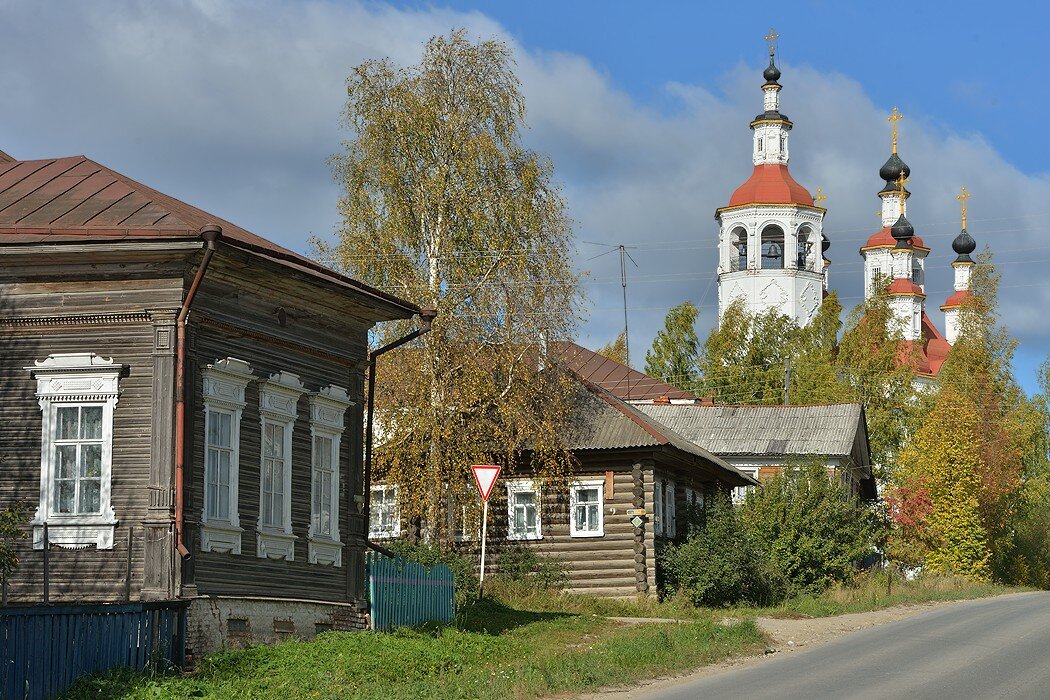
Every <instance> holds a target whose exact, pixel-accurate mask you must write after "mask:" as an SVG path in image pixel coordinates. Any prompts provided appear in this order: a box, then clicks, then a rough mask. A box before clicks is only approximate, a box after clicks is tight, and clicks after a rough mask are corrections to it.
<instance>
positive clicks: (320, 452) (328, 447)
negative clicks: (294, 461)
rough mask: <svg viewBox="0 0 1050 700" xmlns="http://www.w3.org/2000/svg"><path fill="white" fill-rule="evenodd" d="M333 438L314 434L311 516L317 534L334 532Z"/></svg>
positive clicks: (326, 534)
mask: <svg viewBox="0 0 1050 700" xmlns="http://www.w3.org/2000/svg"><path fill="white" fill-rule="evenodd" d="M332 450H333V441H332V438H330V437H327V436H323V435H316V436H314V450H313V458H314V475H313V505H312V508H311V517H312V519H313V531H314V534H315V535H324V536H328V537H330V536H331V534H332V483H333V481H332V476H333V474H332Z"/></svg>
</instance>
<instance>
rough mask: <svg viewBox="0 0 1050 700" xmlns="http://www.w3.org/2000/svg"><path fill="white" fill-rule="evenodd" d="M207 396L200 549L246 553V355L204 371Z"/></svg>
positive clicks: (249, 371)
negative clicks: (241, 509)
mask: <svg viewBox="0 0 1050 700" xmlns="http://www.w3.org/2000/svg"><path fill="white" fill-rule="evenodd" d="M201 374H202V377H203V382H202V393H203V395H204V507H203V509H202V512H201V551H203V552H222V553H226V554H240V553H241V533H243V532H244V529H243V528H242V527H241V521H240V514H239V513H238V510H237V509H238V504H237V501H238V498H237V495H238V482H239V476H240V434H241V413H242V411H243V410H244V406H245V403H244V389H245V387H247V386H248V382H250V381H251V380H252V379H253V378H254V375H253V374H252V368H251V365H249V364H248V363H247V362H245V361H244V360H238V359H236V358H233V357H227V358H226V359H224V360H218V361H216V362H215V363H214V364H211V365H208V366H207V367H205V368H204V370H203V371H202V372H201Z"/></svg>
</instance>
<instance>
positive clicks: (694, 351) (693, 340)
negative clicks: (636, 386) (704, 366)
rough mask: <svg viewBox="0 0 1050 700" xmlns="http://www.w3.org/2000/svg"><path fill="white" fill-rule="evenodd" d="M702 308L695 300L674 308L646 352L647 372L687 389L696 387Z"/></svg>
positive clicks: (668, 313)
mask: <svg viewBox="0 0 1050 700" xmlns="http://www.w3.org/2000/svg"><path fill="white" fill-rule="evenodd" d="M699 315H700V310H699V309H697V308H696V305H695V304H694V303H693V302H691V301H685V302H682V303H681V304H679V305H678V306H675V307H673V308H672V309H671V310H670V311H668V312H667V316H666V318H664V327H663V328H662V329H660V330H659V331H657V332H656V338H655V339H654V340H653V346H652V347H651V348H650V349H649V350H648V351H646V353H645V373H646V374H648V375H649V376H650V377H656V378H657V379H659V380H661V381H664V382H667V383H668V384H671V385H672V386H676V387H678V388H680V389H685V390H686V391H691V390H692V389H694V388H695V386H696V383H697V379H698V378H699V373H698V370H697V362H698V360H699V357H700V339H699V338H698V337H697V335H696V319H697V318H698V317H699Z"/></svg>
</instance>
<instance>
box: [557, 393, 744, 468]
mask: <svg viewBox="0 0 1050 700" xmlns="http://www.w3.org/2000/svg"><path fill="white" fill-rule="evenodd" d="M575 400H576V405H575V411H574V413H573V420H574V424H573V426H572V428H571V429H570V431H569V435H568V436H567V438H566V447H568V448H569V449H571V450H616V449H629V448H638V447H662V446H668V447H672V448H674V449H676V450H679V451H681V452H684V453H686V454H688V455H692V456H693V457H698V458H700V459H702V460H704V461H706V462H708V463H709V464H711V465H712V466H714V467H715V468H716V469H718V470H719V471H721V472H722V473H723V475H724V476H725V478H726V481H729V482H730V483H733V484H736V485H743V484H754V483H756V482H755V481H754V480H753V479H752V478H751V477H749V476H747V475H746V474H743V473H742V472H740V471H738V470H737V469H736V468H735V467H733V466H732V465H731V464H729V463H728V462H726V461H724V460H723V459H721V458H720V457H718V456H717V455H714V454H712V453H711V452H709V451H707V450H706V449H704V448H703V447H700V446H699V445H697V444H696V443H695V442H693V441H691V440H689V439H687V438H686V437H685V436H683V435H680V434H679V433H677V432H675V431H674V430H673V429H671V428H670V427H668V426H667V425H664V424H662V423H661V422H659V421H658V420H654V419H653V418H651V417H650V416H647V415H646V414H645V413H643V412H642V411H640V410H639V408H638V407H637V406H633V405H631V404H628V403H626V402H624V401H621V400H620V399H618V398H617V397H616V396H614V395H613V394H612V393H611V392H608V391H606V390H605V389H602V388H601V387H599V386H597V385H595V384H593V383H591V382H588V381H586V380H582V379H581V382H580V391H578V392H577V395H576V397H575ZM646 408H648V407H646Z"/></svg>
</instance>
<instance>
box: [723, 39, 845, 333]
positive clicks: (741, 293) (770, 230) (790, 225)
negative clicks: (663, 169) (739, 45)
mask: <svg viewBox="0 0 1050 700" xmlns="http://www.w3.org/2000/svg"><path fill="white" fill-rule="evenodd" d="M777 37H778V35H777V34H776V32H774V31H773V30H770V33H769V35H768V36H766V40H767V41H769V66H768V67H767V68H766V69H765V71H763V73H762V76H763V77H764V78H765V81H766V82H765V83H764V84H763V85H762V93H763V109H764V111H763V112H762V113H761V114H759V115H758V116H757V117H755V119H754V120H753V121H752V122H751V130H752V131H753V132H754V133H753V144H752V161H753V163H754V171H753V172H752V173H751V177H750V178H749V179H748V180H747V182H745V183H744V184H743V185H741V186H740V187H738V188H737V190H736V191H735V192H734V193H733V196H732V197H730V199H729V204H728V205H727V206H724V207H721V208H719V209H718V210H717V211H716V212H715V219H716V220H717V221H718V224H719V237H718V251H719V263H718V316H719V318H721V317H722V315H723V314H724V313H725V310H726V309H727V308H728V307H729V305H730V304H732V303H733V302H734V301H735V300H737V299H742V300H743V303H744V306H745V308H746V309H747V310H748V311H749V312H751V313H755V314H758V313H763V312H765V311H768V310H770V309H776V310H777V311H779V312H780V313H782V314H784V315H785V316H788V317H789V318H793V319H795V321H797V322H798V323H799V324H800V325H805V324H807V323H809V322H810V321H811V320H813V317H814V316H815V315H816V313H817V310H818V309H819V308H820V304H821V302H822V301H823V299H824V293H825V274H826V273H825V267H826V261H825V259H824V258H823V256H822V253H823V251H826V250H827V248H828V246H829V245H830V243H829V242H828V241H827V239H826V238H825V237H824V235H823V221H824V214H825V212H826V210H825V209H824V208H823V207H821V206H819V203H818V204H814V200H813V196H812V195H811V194H810V193H809V192H808V191H807V190H806V188H805V187H803V186H802V185H800V184H799V183H798V182H796V181H795V179H794V178H793V177H791V173H790V172H788V134H789V132H790V131H791V127H792V126H793V125H792V123H791V121H790V120H789V119H788V118H787V117H786V116H785V115H783V114H781V113H780V89H781V87H782V86H781V85H780V83H778V82H777V80H778V79H779V78H780V70H779V69H778V68H777V67H776V65H775V63H774V53H775V43H774V42H775V41H776V39H777Z"/></svg>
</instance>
